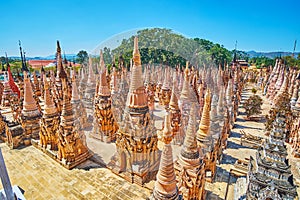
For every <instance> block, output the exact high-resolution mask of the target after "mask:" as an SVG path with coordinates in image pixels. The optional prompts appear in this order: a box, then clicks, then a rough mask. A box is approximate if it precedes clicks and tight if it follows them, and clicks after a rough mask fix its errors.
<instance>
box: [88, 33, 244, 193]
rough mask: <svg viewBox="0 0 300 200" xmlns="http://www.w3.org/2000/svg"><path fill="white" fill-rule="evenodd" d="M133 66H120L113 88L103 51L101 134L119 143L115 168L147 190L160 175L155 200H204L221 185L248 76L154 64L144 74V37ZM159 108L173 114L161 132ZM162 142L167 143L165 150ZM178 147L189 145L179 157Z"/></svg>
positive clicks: (97, 100) (98, 133) (98, 110)
mask: <svg viewBox="0 0 300 200" xmlns="http://www.w3.org/2000/svg"><path fill="white" fill-rule="evenodd" d="M119 63H121V66H122V62H119ZM132 64H133V65H132V66H131V67H130V69H131V70H130V72H127V70H126V69H125V68H122V67H120V69H119V71H117V70H116V69H115V68H113V69H112V74H111V78H110V80H111V84H108V82H107V81H108V78H105V77H106V76H108V75H107V74H106V71H107V70H106V69H105V68H104V67H103V66H104V63H103V58H102V55H101V54H100V66H101V68H100V70H99V71H100V75H99V76H100V79H99V82H98V84H97V87H96V91H97V92H96V97H95V117H96V119H97V120H98V121H97V122H98V123H97V124H98V126H99V127H98V129H97V131H94V132H93V136H94V137H96V138H99V139H101V140H102V141H104V142H112V141H114V139H115V143H116V147H117V152H116V154H115V155H114V156H113V158H112V160H111V162H110V163H109V164H108V167H109V168H110V169H112V171H113V172H115V173H118V174H120V173H121V174H122V176H123V177H124V178H125V179H126V180H128V181H130V182H132V183H137V184H140V185H143V184H144V183H146V182H148V181H150V180H154V179H155V177H156V182H155V187H154V190H153V195H152V196H151V198H153V199H178V198H180V197H183V198H184V199H203V198H204V196H205V190H204V185H205V181H213V178H214V175H215V173H216V164H217V162H218V161H220V159H221V155H222V150H223V149H224V148H226V142H227V137H228V134H229V132H230V129H231V128H232V125H233V123H234V121H235V118H236V113H237V107H238V104H239V101H240V95H241V90H242V87H243V85H242V82H241V80H243V79H242V78H243V77H242V72H241V71H240V69H239V67H238V66H235V67H234V68H233V69H234V70H231V69H226V70H225V71H223V70H221V69H210V68H209V69H201V70H196V69H195V68H194V67H192V68H191V69H189V66H188V64H187V66H186V68H185V70H184V72H182V71H181V69H180V68H179V67H177V68H176V69H174V70H173V71H172V69H171V68H170V67H168V66H164V67H159V68H154V67H153V66H149V65H147V66H144V75H143V72H142V63H141V59H140V54H139V50H138V39H137V38H135V40H134V50H133V62H132ZM233 65H235V63H234V64H233ZM143 77H144V79H143ZM232 77H234V78H232ZM118 83H119V84H118ZM124 91H126V92H124ZM127 91H128V92H127ZM155 109H164V110H165V112H166V115H165V119H164V125H163V129H162V130H161V131H159V130H157V129H156V128H155V127H154V119H153V116H154V115H155V111H156V110H155ZM111 113H113V115H111ZM158 140H161V142H162V143H164V146H163V149H162V152H160V151H159V150H158V146H157V144H158ZM171 144H173V145H175V147H176V148H181V151H180V154H179V155H177V156H178V157H177V159H175V160H174V159H173V154H172V145H171ZM159 160H160V162H159Z"/></svg>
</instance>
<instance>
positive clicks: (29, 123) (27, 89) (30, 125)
mask: <svg viewBox="0 0 300 200" xmlns="http://www.w3.org/2000/svg"><path fill="white" fill-rule="evenodd" d="M23 73H24V101H23V109H22V112H21V116H20V117H21V124H22V127H23V129H24V134H25V135H26V136H27V139H28V140H30V139H31V138H33V139H39V132H40V118H41V116H42V115H41V113H40V111H39V109H38V107H37V102H36V101H35V99H34V98H33V91H32V87H31V82H30V79H29V78H28V77H27V72H26V71H24V72H23ZM26 144H30V142H26Z"/></svg>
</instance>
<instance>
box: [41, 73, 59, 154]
mask: <svg viewBox="0 0 300 200" xmlns="http://www.w3.org/2000/svg"><path fill="white" fill-rule="evenodd" d="M44 82H45V84H44V107H43V112H42V113H43V116H42V118H41V122H40V124H41V130H40V133H39V135H40V142H39V145H40V146H41V147H42V148H44V149H46V148H47V146H48V145H50V150H57V142H58V137H57V130H58V125H59V114H58V111H57V108H56V107H55V104H54V102H53V99H52V96H51V95H50V88H49V83H48V81H47V80H46V75H44Z"/></svg>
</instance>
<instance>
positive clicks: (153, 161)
mask: <svg viewBox="0 0 300 200" xmlns="http://www.w3.org/2000/svg"><path fill="white" fill-rule="evenodd" d="M141 77H142V66H141V59H140V53H139V49H138V38H137V37H135V39H134V50H133V66H132V73H131V83H130V88H129V93H128V96H127V102H126V107H125V110H124V114H123V120H122V122H120V123H119V130H118V132H117V133H116V146H117V153H116V154H115V156H113V158H112V161H111V162H110V163H109V164H108V167H109V168H111V169H112V171H113V172H115V173H118V174H120V175H121V176H123V177H124V178H125V179H126V180H128V181H129V182H131V183H137V184H139V185H143V184H144V183H146V182H148V181H150V180H153V179H155V176H156V173H157V171H158V167H159V159H160V153H159V150H158V148H157V142H158V138H157V134H156V128H155V127H154V122H153V120H152V119H151V117H150V114H149V107H148V102H147V95H146V92H145V87H144V83H143V80H142V79H141Z"/></svg>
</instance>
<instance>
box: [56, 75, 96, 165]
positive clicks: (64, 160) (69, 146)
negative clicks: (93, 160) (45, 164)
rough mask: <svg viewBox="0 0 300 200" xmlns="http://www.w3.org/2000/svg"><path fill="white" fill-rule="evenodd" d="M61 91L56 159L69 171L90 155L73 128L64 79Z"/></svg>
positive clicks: (74, 127) (73, 120)
mask: <svg viewBox="0 0 300 200" xmlns="http://www.w3.org/2000/svg"><path fill="white" fill-rule="evenodd" d="M62 89H63V91H64V95H63V107H62V113H61V116H60V124H59V129H58V130H57V132H58V133H57V134H58V152H57V159H58V160H59V161H60V163H61V164H62V165H63V166H64V167H66V168H67V169H71V168H73V167H75V166H77V165H78V164H80V163H82V162H84V161H85V160H87V159H88V158H90V156H91V154H90V153H89V150H88V148H87V147H86V146H85V145H84V144H83V141H82V140H81V139H80V135H79V133H78V130H77V128H76V126H75V119H74V112H73V109H72V104H71V102H70V97H69V95H68V90H69V88H68V87H67V84H66V80H65V79H63V80H62Z"/></svg>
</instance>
